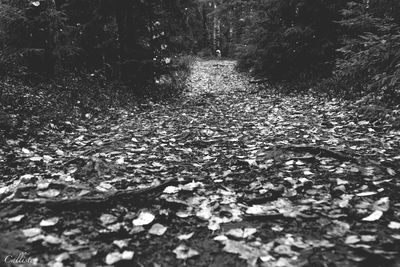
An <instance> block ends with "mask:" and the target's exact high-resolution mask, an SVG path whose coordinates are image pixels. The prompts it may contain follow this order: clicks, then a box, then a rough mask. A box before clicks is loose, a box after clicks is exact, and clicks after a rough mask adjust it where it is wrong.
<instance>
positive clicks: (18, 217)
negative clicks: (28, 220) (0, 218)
mask: <svg viewBox="0 0 400 267" xmlns="http://www.w3.org/2000/svg"><path fill="white" fill-rule="evenodd" d="M24 217H25V215H17V216H15V217H11V218H8V221H9V222H20V221H21V220H22V219H23V218H24Z"/></svg>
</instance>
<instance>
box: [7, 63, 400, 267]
mask: <svg viewBox="0 0 400 267" xmlns="http://www.w3.org/2000/svg"><path fill="white" fill-rule="evenodd" d="M234 64H235V62H234V61H222V60H221V61H197V62H196V63H195V64H194V66H193V72H192V75H191V77H190V79H189V80H188V85H189V88H190V90H189V91H188V92H187V93H186V94H185V97H183V99H182V101H177V103H176V104H173V105H160V104H154V105H151V106H149V107H148V109H145V110H142V111H141V112H140V113H128V112H121V113H120V116H119V117H118V118H108V119H104V120H99V121H96V123H94V124H92V125H90V126H87V127H83V126H82V127H80V128H79V129H80V130H79V131H74V132H72V133H63V135H59V136H58V137H54V138H50V139H49V140H48V142H49V143H47V144H46V143H43V144H42V143H41V144H36V145H35V146H31V147H30V148H29V149H26V150H23V151H22V152H23V153H25V154H26V155H27V156H26V158H25V159H24V160H25V161H27V162H28V163H27V165H26V166H25V167H24V168H25V169H24V171H25V174H24V175H22V176H18V179H15V181H14V182H13V183H10V184H8V185H7V187H3V189H2V191H1V194H3V195H5V196H4V197H2V198H1V199H2V203H0V204H2V206H1V207H2V208H3V211H2V213H1V214H2V218H6V219H3V221H2V222H1V224H0V228H2V229H3V230H4V231H8V232H10V233H11V234H10V235H7V237H6V238H3V241H2V242H1V243H0V248H2V249H3V250H0V251H1V252H2V253H3V254H4V253H5V255H7V253H8V254H10V253H14V254H15V251H17V250H19V251H21V249H22V248H20V247H24V248H23V249H25V250H22V251H26V252H28V253H29V255H30V256H31V257H35V258H37V259H38V261H39V262H41V263H43V264H49V265H50V266H62V265H60V264H61V262H63V264H64V265H65V266H73V265H74V264H77V263H80V264H81V265H75V266H85V265H84V264H86V265H88V266H99V265H100V264H104V263H108V264H112V263H114V262H118V264H120V265H121V266H154V267H155V266H230V267H231V266H246V265H249V266H326V265H329V264H333V265H332V266H339V265H343V266H354V265H356V264H358V263H365V262H367V263H373V264H372V265H373V266H379V264H380V263H384V264H386V265H389V264H390V263H392V264H394V265H395V264H399V261H398V251H400V243H399V239H400V235H399V232H398V231H399V230H398V229H399V228H400V226H399V225H400V222H399V219H398V218H399V214H400V204H399V199H400V197H399V194H398V192H399V182H398V180H397V179H398V173H399V171H400V169H399V161H400V157H399V143H400V135H399V132H398V131H397V132H396V131H394V130H392V131H390V130H387V129H385V127H383V128H382V127H381V128H379V127H375V126H374V125H372V124H370V123H369V122H368V121H360V120H358V119H357V116H356V114H355V113H354V111H352V109H350V108H348V107H347V106H346V105H344V104H341V103H339V102H337V101H330V102H328V101H325V102H321V101H320V100H318V99H316V98H313V97H310V96H306V95H305V96H296V97H279V96H276V95H273V94H272V93H269V92H268V91H263V92H257V90H256V89H257V88H254V87H252V86H250V85H249V83H248V78H247V77H245V76H243V75H241V74H239V73H237V72H236V71H235V69H234ZM51 144H57V146H56V147H54V146H53V147H52V145H51ZM66 159H68V160H66ZM21 169H22V167H21ZM396 177H397V178H396ZM171 178H172V179H171ZM165 181H168V184H164V183H163V182H165ZM4 188H5V189H4ZM16 188H20V189H19V190H16V191H15V189H16ZM146 188H151V190H144V191H137V190H138V189H146ZM7 190H8V191H9V192H14V194H11V195H10V194H7V192H8V191H7ZM13 190H14V191H13ZM128 190H131V191H128ZM63 198H64V199H63ZM106 198H107V201H102V199H103V200H104V199H106ZM68 200H72V202H68ZM21 202H24V203H25V204H24V205H27V206H28V207H32V208H30V209H26V208H24V207H26V206H23V207H21V206H20V203H21ZM26 202H34V204H29V203H28V204H27V203H26ZM37 204H40V205H37ZM5 206H6V207H7V208H4V207H5ZM11 215H12V216H11ZM22 215H23V216H22ZM21 216H22V217H21ZM10 219H11V220H10ZM21 229H25V231H22V232H21V231H20V230H21ZM26 229H28V230H26ZM16 236H19V237H21V239H18V240H19V241H18V246H19V248H18V249H17V247H16V245H15V247H13V246H10V245H9V243H10V242H9V240H11V239H13V240H14V239H16ZM13 242H14V241H13ZM6 246H7V247H6ZM4 247H6V250H4ZM131 252H134V255H133V254H132V253H131ZM374 263H379V264H378V265H377V264H374ZM57 264H58V265H57ZM124 264H125V265H124ZM372 265H367V266H372ZM118 266H119V265H118Z"/></svg>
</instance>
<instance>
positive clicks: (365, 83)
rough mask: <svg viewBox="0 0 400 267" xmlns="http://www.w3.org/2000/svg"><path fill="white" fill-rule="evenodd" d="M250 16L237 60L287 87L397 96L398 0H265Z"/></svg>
mask: <svg viewBox="0 0 400 267" xmlns="http://www.w3.org/2000/svg"><path fill="white" fill-rule="evenodd" d="M249 17H250V21H251V23H249V24H248V25H246V29H247V32H248V33H249V34H248V35H245V36H244V37H243V38H242V41H243V43H244V44H245V46H244V47H243V48H242V49H241V54H240V61H239V68H241V69H244V70H250V71H252V72H253V73H254V74H255V75H258V76H263V77H267V78H269V79H270V80H271V81H275V82H276V81H278V82H282V81H283V82H285V83H286V84H288V85H287V86H286V88H289V91H290V90H292V91H293V90H296V89H299V88H302V90H304V89H308V88H310V87H315V88H316V89H318V90H319V91H324V92H327V93H328V94H330V95H336V96H345V97H355V96H364V95H371V96H372V95H373V96H374V98H375V99H380V100H383V101H386V102H388V101H390V102H391V103H393V104H394V103H395V102H396V99H399V89H398V79H399V73H400V67H399V66H400V65H399V63H400V62H399V57H400V54H399V51H400V50H399V47H398V46H399V45H398V44H399V42H398V41H399V34H400V28H399V24H398V23H399V18H400V4H399V2H398V1H391V0H370V1H329V0H318V1H308V0H290V1H279V0H265V1H258V2H257V3H254V4H253V10H252V11H251V12H250V15H249ZM398 102H399V101H398V100H397V103H398Z"/></svg>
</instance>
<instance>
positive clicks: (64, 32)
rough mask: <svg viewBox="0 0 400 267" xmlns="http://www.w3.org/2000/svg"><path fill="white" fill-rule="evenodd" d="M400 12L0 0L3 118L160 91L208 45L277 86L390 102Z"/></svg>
mask: <svg viewBox="0 0 400 267" xmlns="http://www.w3.org/2000/svg"><path fill="white" fill-rule="evenodd" d="M399 22H400V2H399V1H397V0H359V1H347V0H284V1H282V0H248V1H242V0H229V1H228V0H152V1H144V0H41V1H21V0H1V1H0V78H1V90H0V97H1V103H2V107H1V111H0V112H1V118H2V119H1V121H2V122H1V124H2V126H3V127H8V128H12V127H14V126H16V124H18V123H21V121H23V120H25V118H26V116H27V114H28V115H29V116H30V117H29V118H30V123H35V122H37V123H39V121H43V120H45V119H46V118H48V120H55V119H57V116H60V117H62V116H65V114H66V113H68V115H73V116H81V117H84V116H87V114H95V113H96V112H97V113H100V112H103V111H104V109H110V108H112V107H114V106H115V105H118V106H121V105H126V104H128V105H130V103H131V102H132V101H134V102H137V101H139V99H144V98H149V97H151V98H152V99H153V100H154V99H158V100H160V99H161V100H165V99H168V98H170V97H171V96H176V95H178V94H179V93H181V92H182V91H183V90H184V85H185V79H186V77H187V76H188V74H189V72H190V63H191V61H192V60H193V57H194V56H196V57H201V58H212V57H215V56H216V50H220V51H221V52H222V56H223V57H224V58H230V59H237V60H238V65H237V68H238V69H239V70H241V71H246V72H249V73H251V75H253V76H255V77H257V79H258V78H259V79H263V80H264V81H268V83H269V86H271V84H272V85H275V87H277V88H279V90H281V91H282V92H288V93H296V92H299V91H300V92H302V91H304V90H308V91H313V92H316V93H317V94H320V95H327V96H329V97H341V98H347V99H359V98H360V97H364V98H368V99H369V100H368V101H375V102H384V103H386V104H388V105H398V104H399V101H400V100H399V99H400V90H399V78H400V26H399ZM10 114H11V115H10ZM24 114H25V115H24ZM35 116H36V117H35Z"/></svg>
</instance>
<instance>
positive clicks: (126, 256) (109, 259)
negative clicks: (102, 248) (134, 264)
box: [105, 251, 135, 265]
mask: <svg viewBox="0 0 400 267" xmlns="http://www.w3.org/2000/svg"><path fill="white" fill-rule="evenodd" d="M134 254H135V253H134V252H133V251H124V252H122V253H119V252H111V253H109V254H107V256H106V260H105V262H106V264H108V265H112V264H114V263H117V262H119V261H122V260H132V259H133V256H134Z"/></svg>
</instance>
